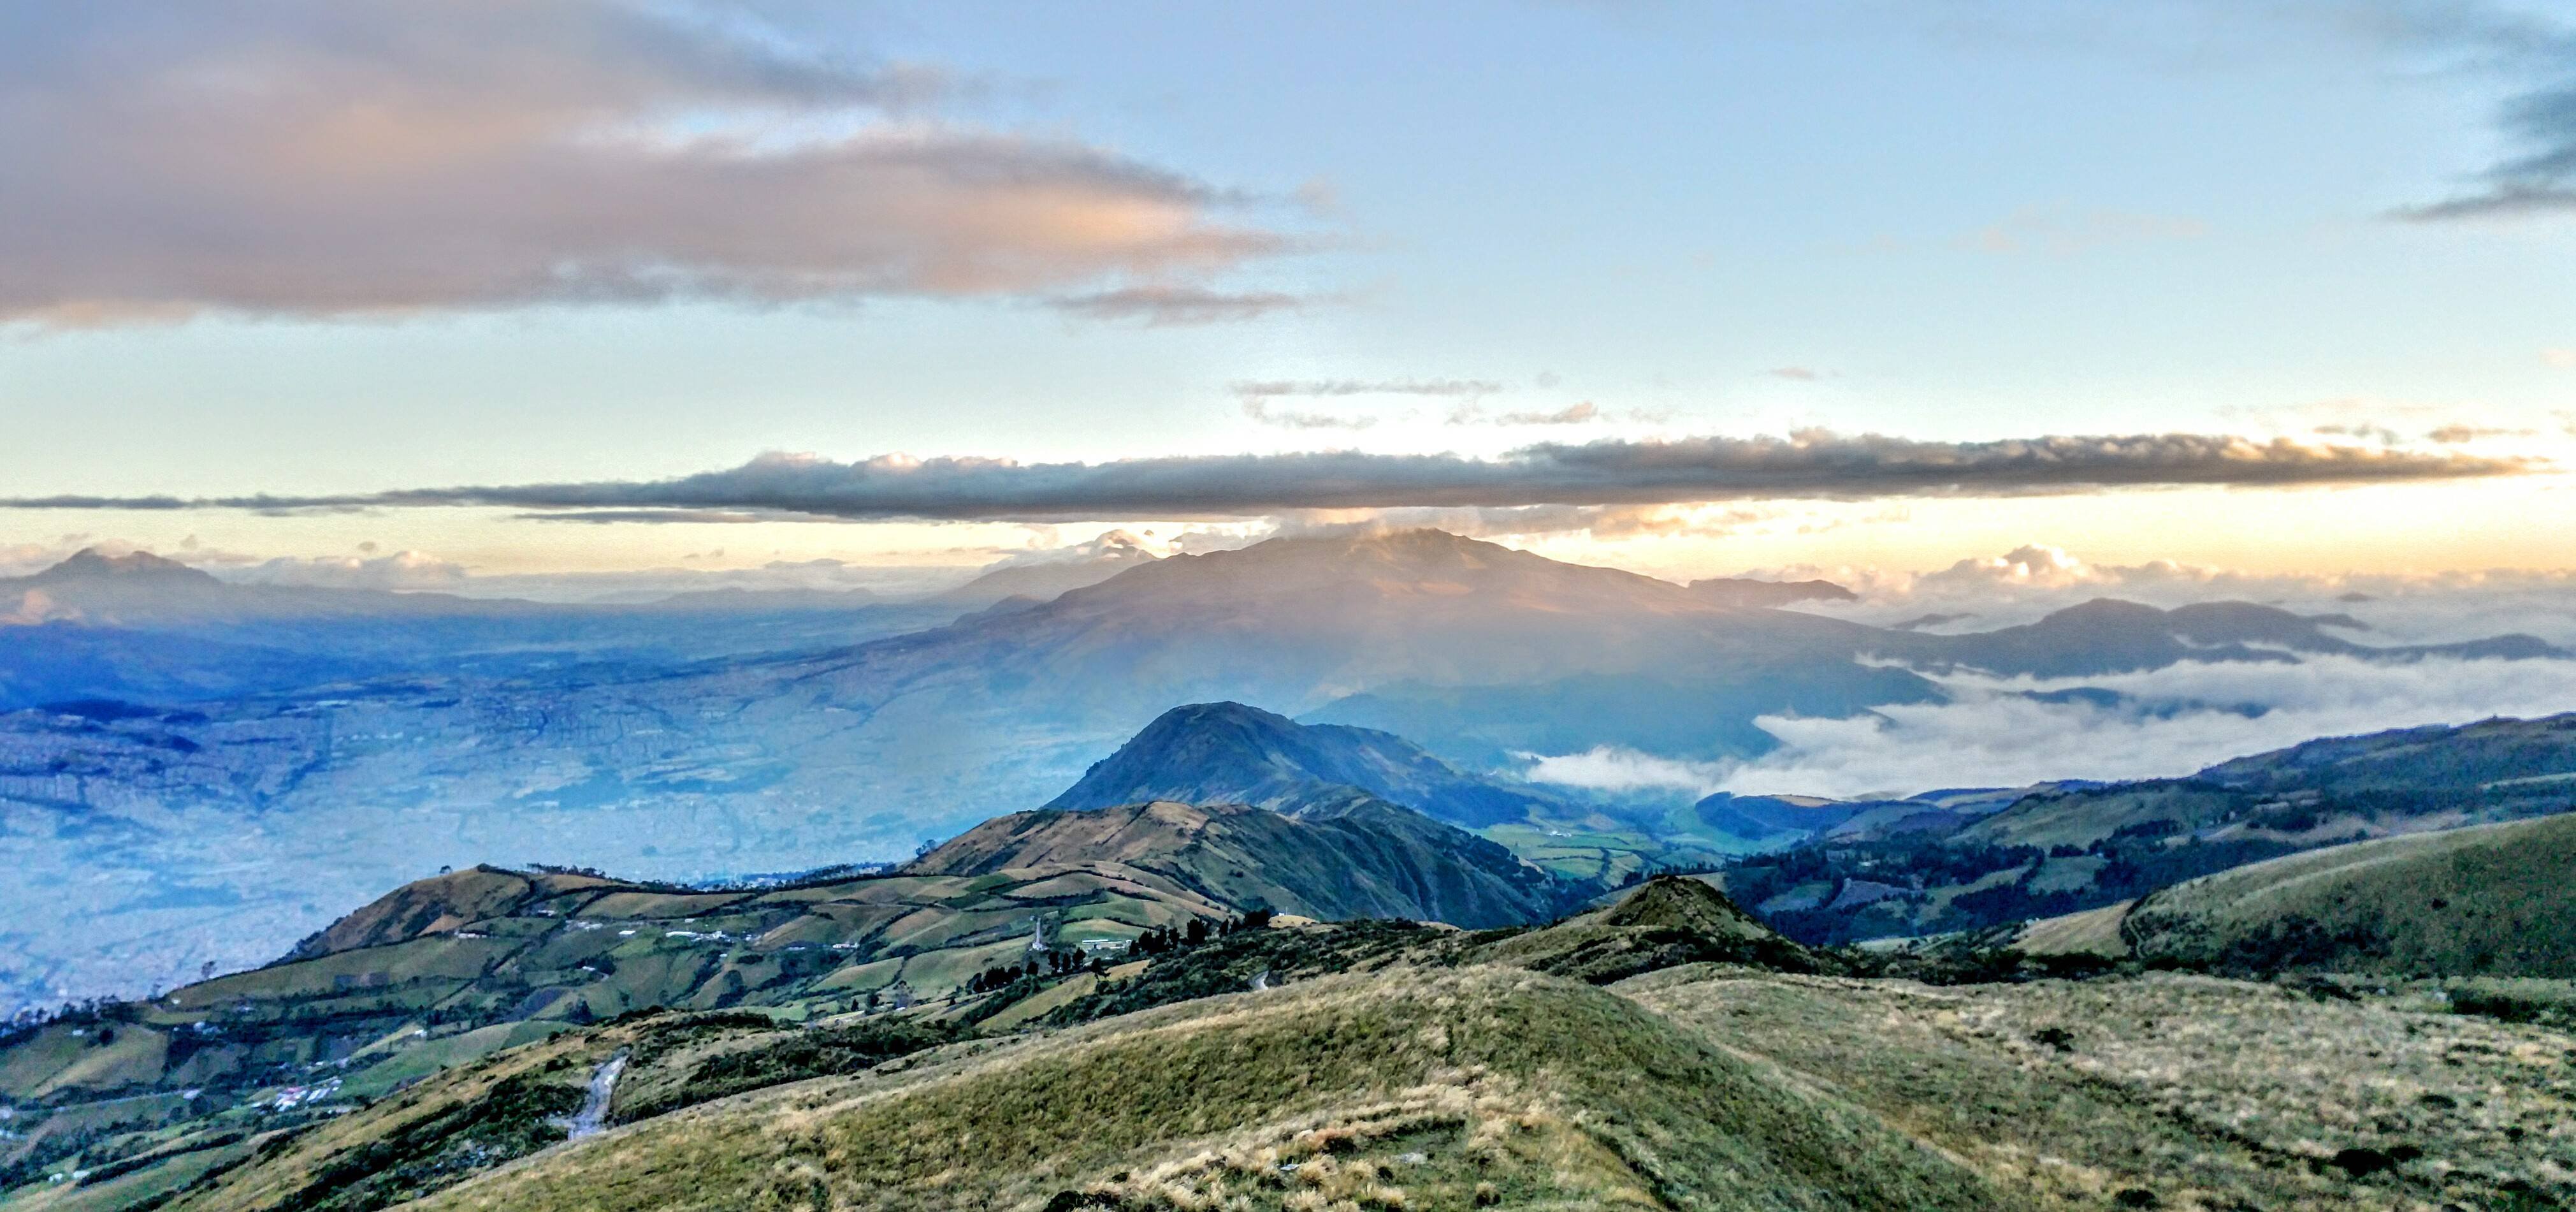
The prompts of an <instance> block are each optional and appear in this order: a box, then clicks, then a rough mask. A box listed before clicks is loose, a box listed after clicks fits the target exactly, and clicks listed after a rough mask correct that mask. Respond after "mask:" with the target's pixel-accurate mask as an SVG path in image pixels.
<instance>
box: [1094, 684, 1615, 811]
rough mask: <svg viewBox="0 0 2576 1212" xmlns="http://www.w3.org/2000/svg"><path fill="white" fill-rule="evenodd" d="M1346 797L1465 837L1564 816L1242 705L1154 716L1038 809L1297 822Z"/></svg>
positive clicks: (1428, 761) (1421, 759)
mask: <svg viewBox="0 0 2576 1212" xmlns="http://www.w3.org/2000/svg"><path fill="white" fill-rule="evenodd" d="M1354 789H1356V790H1358V791H1363V792H1366V793H1368V794H1370V795H1373V796H1376V797H1378V798H1380V799H1384V800H1387V801H1389V802H1391V803H1395V804H1400V805H1403V806H1404V807H1407V808H1412V809H1414V810H1416V811H1419V812H1422V813H1424V814H1426V815H1429V816H1433V817H1437V818H1439V819H1440V820H1443V821H1447V822H1449V823H1451V824H1455V825H1463V826H1467V827H1469V828H1477V827H1481V826H1486V825H1493V824H1499V823H1502V822H1506V821H1520V820H1525V819H1527V818H1528V817H1529V816H1530V815H1531V814H1532V812H1533V811H1536V812H1540V813H1546V812H1563V811H1568V810H1569V809H1570V806H1569V805H1567V804H1566V803H1565V802H1564V801H1563V800H1562V799H1560V798H1559V797H1556V796H1553V795H1549V794H1546V793H1543V792H1540V791H1537V790H1535V789H1531V788H1526V787H1518V786H1513V785H1510V784H1506V783H1504V782H1502V781H1501V780H1499V779H1494V778H1488V777H1481V776H1475V775H1468V774H1464V773H1461V772H1460V771H1459V770H1458V769H1457V768H1456V767H1454V766H1451V765H1450V764H1448V763H1447V762H1443V761H1441V760H1440V759H1438V758H1435V757H1433V756H1431V755H1430V754H1429V753H1426V752H1424V751H1423V750H1422V748H1421V747H1420V746H1417V745H1415V744H1413V743H1412V742H1411V741H1407V740H1405V739H1404V738H1403V737H1400V736H1397V735H1395V734H1394V733H1391V732H1379V731H1377V730H1375V729H1369V728H1353V727H1349V726H1346V725H1336V724H1300V723H1297V722H1296V721H1294V720H1291V719H1289V718H1288V717H1286V716H1282V715H1277V714H1274V713H1271V712H1267V711H1263V710H1261V709H1259V708H1256V707H1247V706H1244V705H1243V704H1241V703H1194V704H1191V705H1189V706H1185V707H1175V708H1173V709H1171V710H1170V711H1166V712H1164V713H1163V714H1161V715H1159V716H1156V717H1155V718H1154V722H1153V723H1151V724H1147V725H1146V726H1145V728H1144V729H1143V731H1140V732H1138V733H1137V734H1136V735H1135V736H1134V737H1132V738H1130V739H1129V740H1128V741H1127V743H1126V744H1124V745H1121V746H1119V747H1118V751H1117V752H1116V753H1113V754H1111V755H1110V756H1109V757H1107V758H1105V759H1103V760H1101V761H1099V762H1096V763H1094V764H1093V765H1092V767H1091V769H1089V770H1086V771H1084V772H1083V775H1082V779H1081V780H1080V781H1079V782H1076V783H1075V784H1074V785H1073V786H1071V787H1068V788H1066V789H1065V791H1064V793H1063V794H1061V795H1058V796H1057V797H1055V798H1054V799H1053V800H1050V801H1048V802H1047V804H1046V806H1047V807H1048V808H1051V809H1058V810H1068V811H1070V810H1080V809H1085V808H1107V807H1111V806H1113V805H1118V804H1134V803H1141V802H1144V801H1147V800H1179V801H1182V802H1184V803H1192V804H1205V803H1227V804H1251V805H1254V806H1256V807H1262V808H1269V809H1273V810H1276V811H1279V812H1284V813H1288V814H1290V815H1296V814H1297V813H1298V812H1299V811H1300V810H1301V809H1304V808H1307V807H1309V806H1313V805H1316V804H1318V803H1331V802H1338V801H1341V800H1343V799H1346V798H1348V795H1349V792H1350V791H1352V790H1354ZM1573 810H1574V811H1580V810H1579V809H1573Z"/></svg>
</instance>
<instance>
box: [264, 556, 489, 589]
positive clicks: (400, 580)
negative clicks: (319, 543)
mask: <svg viewBox="0 0 2576 1212" xmlns="http://www.w3.org/2000/svg"><path fill="white" fill-rule="evenodd" d="M470 575H471V574H470V573H468V571H467V570H466V567H465V566H464V565H462V564H458V563H456V562H454V561H451V560H443V559H440V558H438V557H437V556H434V555H430V554H429V553H427V552H421V551H397V552H394V553H393V554H391V555H381V556H312V557H309V558H305V559H297V558H295V557H293V556H280V557H278V558H276V559H272V560H264V561H262V562H260V563H257V564H253V565H251V566H249V567H247V568H239V569H234V570H230V571H227V572H225V573H224V574H223V576H224V579H225V580H228V581H236V582H240V583H243V584H251V585H302V586H311V587H318V588H326V589H395V590H420V589H449V590H452V589H460V588H463V587H464V586H465V584H466V582H467V580H468V579H469V577H470Z"/></svg>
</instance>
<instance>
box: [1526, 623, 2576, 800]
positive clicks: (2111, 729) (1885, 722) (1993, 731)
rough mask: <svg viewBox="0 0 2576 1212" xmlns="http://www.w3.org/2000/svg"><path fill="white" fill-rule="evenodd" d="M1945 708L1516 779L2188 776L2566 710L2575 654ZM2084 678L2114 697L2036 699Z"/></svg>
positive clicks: (2247, 678)
mask: <svg viewBox="0 0 2576 1212" xmlns="http://www.w3.org/2000/svg"><path fill="white" fill-rule="evenodd" d="M1944 685H1945V687H1946V688H1947V689H1948V690H1949V691H1950V693H1951V696H1952V701H1950V702H1948V703H1938V704H1913V705H1896V706H1886V707H1880V708H1878V709H1876V712H1875V713H1874V714H1872V715H1862V716H1857V717H1854V718H1851V719H1842V720H1831V719H1795V718H1789V717H1783V716H1769V717H1764V718H1762V719H1761V720H1759V721H1757V722H1758V723H1759V724H1760V726H1761V727H1762V729H1763V730H1764V731H1766V732H1769V733H1770V734H1771V735H1772V736H1774V737H1776V738H1778V739H1779V741H1780V747H1779V748H1778V749H1776V750H1774V751H1772V752H1771V753H1769V754H1766V755H1764V756H1763V757H1761V758H1759V759H1756V760H1754V761H1750V762H1743V763H1703V762H1681V761H1674V760H1672V759H1669V758H1662V757H1656V756H1654V755H1650V754H1641V753H1635V752H1630V751H1625V750H1618V749H1595V750H1592V751H1590V752H1587V753H1580V754H1568V755H1555V756H1550V757H1546V758H1543V759H1540V760H1538V761H1537V762H1536V763H1535V764H1534V765H1533V766H1532V767H1531V769H1530V770H1529V772H1528V777H1530V778H1532V779H1534V780H1537V781H1541V782H1553V783H1559V784H1564V785H1571V786H1580V787H1590V788H1597V789H1602V790H1613V791H1637V790H1643V789H1664V790H1670V791H1680V792H1686V793H1690V794H1695V795H1701V794H1706V793H1708V792H1712V791H1732V792H1735V793H1737V794H1743V795H1780V794H1802V795H1822V796H1833V797H1837V798H1853V799H1856V798H1867V797H1872V796H1879V795H1911V794H1915V793H1918V792H1922V791H1928V790H1932V789H1934V788H1938V787H2011V786H2023V785H2027V784H2030V783H2036V782H2043V781H2047V780H2051V779H2070V778H2074V779H2105V780H2111V779H2138V778H2162V777H2170V776H2177V775H2184V774H2189V773H2191V772H2193V771H2195V770H2199V769H2201V768H2203V767H2206V766H2210V765H2213V764H2215V763H2218V762H2222V761H2226V760H2228V759H2229V758H2235V757H2242V756H2245V755H2247V754H2252V753H2261V752H2264V751H2267V750H2272V749H2280V748H2284V747H2287V746H2290V745H2295V744H2298V743H2300V742H2302V741H2307V740H2312V739H2314V738H2317V737H2321V736H2340V735H2349V734H2353V733H2362V732H2377V731H2381V730H2385V729H2390V728H2407V727H2414V726H2417V725H2422V724H2464V723H2469V722H2471V721H2475V720H2480V719H2486V718H2489V717H2493V716H2522V717H2530V716H2542V715H2552V714H2556V713H2558V712H2562V711H2566V710H2569V709H2571V708H2576V661H2563V660H2530V661H2459V660H2426V661H2418V662H2412V663H2406V664H2395V663H2375V662H2371V661H2365V660H2359V659H2356V658H2352V657H2340V656H2332V657H2312V658H2309V659H2306V660H2302V661H2298V662H2295V663H2288V662H2284V663H2262V664H2250V663H2233V664H2222V663H2211V664H2199V663H2186V664H2181V665H2175V666H2171V667H2168V668H2165V669H2160V670H2155V671H2153V672H2147V673H2132V674H2118V675H2112V676H2106V677H2093V678H2080V679H2034V678H2013V679H1998V678H1991V677H1975V676H1968V677H1956V678H1948V679H1944ZM2079 687H2092V688H2098V689H2102V690H2107V691H2111V692H2114V693H2116V694H2117V695H2118V696H2120V697H2119V699H2118V701H2116V702H2114V703H2110V704H2102V703H2096V702H2087V701H2081V700H2078V701H2062V702H2051V701H2041V700H2038V699H2034V698H2032V697H2031V696H2032V695H2034V694H2045V693H2048V692H2050V691H2057V690H2067V689H2074V688H2079Z"/></svg>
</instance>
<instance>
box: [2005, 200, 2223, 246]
mask: <svg viewBox="0 0 2576 1212" xmlns="http://www.w3.org/2000/svg"><path fill="white" fill-rule="evenodd" d="M2207 234H2209V225H2208V224H2206V223H2203V222H2201V221H2200V220H2198V219H2185V218H2178V217H2175V216H2171V215H2142V214H2132V213H2129V212H2126V211H2116V210H2091V211H2084V212H2082V213H2074V212H2070V211H2067V210H2065V209H2063V208H2059V207H2045V206H2025V207H2023V208H2021V209H2020V210H2016V211H2014V212H2013V213H2012V214H2010V215H2007V216H2005V217H2004V218H2003V219H2002V220H2001V221H2000V222H1996V223H1993V224H1989V225H1987V226H1986V227H1984V228H1982V229H1980V230H1979V231H1978V232H1977V233H1976V234H1975V235H1973V236H1971V237H1969V238H1968V241H1967V244H1968V246H1969V247H1970V248H1974V249H1976V250H1977V251H1979V252H1989V253H2000V254H2009V253H2021V252H2030V251H2034V250H2035V251H2039V252H2045V253H2050V254H2053V255H2056V256H2071V255H2073V254H2075V253H2080V252H2084V251H2086V250H2088V249H2094V248H2099V247H2102V246H2104V245H2107V244H2121V243H2129V242H2134V241H2139V240H2183V239H2192V238H2196V237H2199V236H2205V235H2207Z"/></svg>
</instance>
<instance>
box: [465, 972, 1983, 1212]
mask: <svg viewBox="0 0 2576 1212" xmlns="http://www.w3.org/2000/svg"><path fill="white" fill-rule="evenodd" d="M1059 1197H1061V1198H1066V1199H1080V1198H1086V1197H1088V1198H1095V1199H1097V1200H1100V1201H1107V1202H1112V1203H1114V1202H1115V1201H1125V1203H1126V1206H1137V1207H1168V1208H1206V1209H1216V1208H1228V1209H1235V1208H1262V1209H1269V1208H1292V1207H1294V1208H1365V1207H1416V1208H1419V1207H1459V1206H1470V1205H1473V1204H1474V1203H1476V1202H1477V1200H1478V1199H1479V1198H1482V1199H1485V1200H1488V1201H1490V1202H1493V1203H1497V1204H1500V1205H1502V1206H1514V1207H1548V1206H1562V1207H1600V1206H1618V1205H1621V1204H1630V1205H1634V1206H1641V1207H1654V1206H1666V1207H1686V1208H1707V1209H1728V1208H1744V1209H1755V1208H1761V1209H1779V1208H1819V1209H1821V1208H1884V1209H1899V1208H1908V1209H1910V1208H1942V1207H1952V1208H1988V1207H1995V1206H1998V1202H1999V1198H1998V1197H1997V1196H1996V1194H1995V1193H1994V1192H1993V1191H1991V1190H1988V1189H1986V1188H1984V1187H1983V1186H1982V1184H1980V1183H1979V1182H1978V1181H1977V1180H1976V1179H1975V1178H1974V1177H1973V1176H1972V1175H1970V1174H1969V1173H1968V1172H1967V1171H1965V1170H1964V1169H1962V1168H1960V1167H1958V1166H1957V1165H1956V1164H1955V1163H1953V1162H1951V1161H1949V1160H1946V1159H1945V1158H1943V1157H1941V1156H1940V1155H1938V1154H1937V1153H1935V1152H1933V1151H1930V1150H1926V1149H1924V1148H1922V1147H1920V1146H1918V1145H1916V1144H1914V1143H1913V1142H1910V1141H1908V1140H1905V1139H1904V1138H1902V1137H1901V1136H1899V1135H1897V1134H1896V1133H1894V1132H1891V1131H1889V1130H1888V1129H1887V1128H1886V1127H1885V1125H1884V1124H1882V1123H1880V1122H1879V1121H1878V1120H1877V1119H1876V1118H1875V1117H1872V1116H1870V1115H1867V1114H1865V1113H1859V1112H1855V1111H1853V1110H1852V1109H1850V1108H1848V1107H1846V1106H1843V1105H1841V1104H1840V1103H1838V1102H1837V1101H1835V1100H1833V1099H1831V1098H1818V1097H1814V1096H1813V1095H1811V1094H1809V1093H1806V1092H1803V1091H1801V1090H1799V1089H1797V1088H1796V1084H1795V1083H1792V1082H1783V1081H1781V1080H1779V1075H1778V1074H1777V1073H1776V1072H1775V1071H1772V1070H1771V1069H1770V1067H1769V1066H1765V1065H1762V1064H1760V1063H1758V1062H1747V1061H1744V1060H1740V1059H1737V1058H1733V1057H1730V1056H1727V1055H1726V1054H1724V1053H1723V1052H1721V1051H1719V1050H1717V1049H1714V1048H1711V1047H1709V1046H1708V1045H1707V1044H1706V1043H1704V1042H1702V1041H1700V1040H1698V1039H1696V1038H1694V1037H1693V1036H1692V1035H1690V1034H1689V1033H1688V1032H1685V1031H1682V1030H1679V1029H1677V1028H1675V1027H1674V1026H1673V1025H1672V1024H1670V1023H1668V1022H1665V1021H1663V1020H1661V1019H1659V1018H1657V1017H1656V1016H1653V1015H1650V1014H1647V1013H1645V1012H1644V1011H1642V1010H1641V1009H1639V1008H1638V1007H1637V1006H1636V1005H1634V1004H1633V1003H1630V1002H1628V1001H1626V1000H1625V999H1621V998H1619V997H1616V996H1614V995H1611V994H1607V993H1604V992H1602V991H1599V990H1595V989H1591V988H1588V987H1585V986H1581V985H1578V984H1574V983H1572V982H1567V981H1562V980H1556V979H1552V978H1548V977H1543V976H1538V975H1535V974H1530V973H1524V972H1514V971H1508V970H1500V969H1470V970H1467V971H1463V972H1455V973H1445V974H1438V975H1426V974H1420V973H1403V972H1399V973H1389V974H1383V975H1378V976H1373V977H1367V978H1333V979H1327V980H1321V981H1315V982H1312V983H1309V984H1305V985H1300V986H1293V987H1291V988H1288V989H1284V990H1276V991H1272V992H1268V993H1262V994H1250V995H1238V996H1231V997H1221V998H1212V999H1207V1000H1204V1001H1200V1002H1193V1003H1189V1004H1186V1005H1180V1006H1172V1007H1166V1008H1164V1009H1160V1010H1154V1011H1148V1012H1145V1013H1141V1014H1136V1015H1129V1016H1126V1017H1123V1018H1119V1019H1113V1020H1108V1021H1105V1022H1102V1023H1098V1024H1093V1025H1091V1026H1088V1027H1084V1028H1078V1029H1075V1030H1071V1031H1066V1032H1063V1033H1060V1034H1057V1035H1053V1036H1046V1037H1038V1038H1031V1039H1024V1040H1022V1041H1019V1042H1016V1043H1013V1044H1010V1045H1006V1046H1002V1047H998V1048H994V1049H992V1050H990V1051H989V1052H987V1053H986V1054H984V1055H980V1056H959V1055H955V1054H948V1055H938V1056H931V1057H926V1058H924V1059H923V1060H922V1062H921V1063H920V1065H919V1066H918V1067H917V1068H916V1071H915V1073H913V1074H911V1075H896V1076H889V1075H877V1076H872V1077H869V1078H864V1079H858V1080H855V1081H850V1082H839V1083H833V1082H822V1083H808V1084H806V1085H804V1086H801V1087H795V1088H791V1089H790V1090H787V1091H781V1092H777V1093H774V1094H769V1095H755V1096H751V1097H749V1098H747V1099H743V1100H735V1101H731V1102H727V1103H719V1104H713V1105H711V1106H709V1107H704V1108H699V1109H697V1110H695V1111H691V1112H684V1113H681V1114H679V1115H675V1116H672V1117H670V1118H668V1119H666V1120H660V1121H652V1122H648V1123H644V1124H639V1125H636V1126H634V1127H632V1128H629V1129H625V1130H621V1131H619V1132H615V1133H611V1134H609V1135H607V1136H604V1137H601V1138H598V1139H597V1140H594V1141H589V1142H584V1143H582V1144H581V1145H577V1146H572V1147H569V1148H565V1149H561V1150H557V1151H554V1152H551V1153H549V1154H546V1155H543V1156H541V1157H539V1158H534V1159H530V1160H529V1161H528V1162H524V1163H521V1164H519V1165H517V1166H514V1167H511V1168H509V1169H506V1170H503V1171H501V1172H498V1173H495V1174H492V1175H489V1176H487V1177H485V1178H484V1179H482V1180H480V1181H478V1182H475V1183H472V1184H469V1185H467V1186H464V1187H460V1188H457V1189H454V1190H452V1191H450V1192H448V1193H446V1194H445V1195H443V1196H441V1197H438V1198H436V1199H433V1200H432V1201H430V1202H429V1204H428V1205H426V1206H427V1207H430V1208H435V1209H464V1208H496V1209H497V1208H511V1209H524V1208H547V1209H617V1208H657V1209H674V1210H679V1209H716V1208H782V1209H783V1208H814V1209H823V1208H854V1207H855V1208H876V1207H885V1208H894V1207H902V1208H959V1209H963V1208H1014V1207H1019V1208H1031V1209H1035V1208H1039V1207H1041V1206H1043V1205H1045V1204H1047V1203H1048V1202H1049V1201H1050V1200H1051V1199H1057V1198H1059ZM1095 1206H1097V1205H1095Z"/></svg>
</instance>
